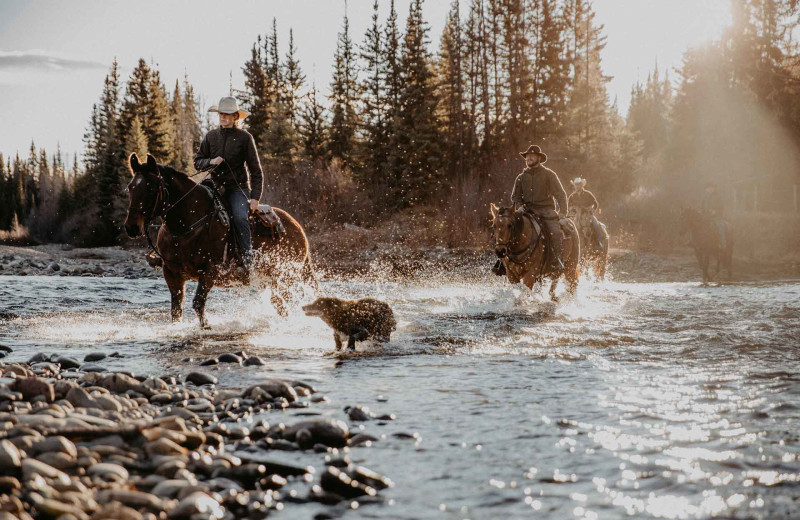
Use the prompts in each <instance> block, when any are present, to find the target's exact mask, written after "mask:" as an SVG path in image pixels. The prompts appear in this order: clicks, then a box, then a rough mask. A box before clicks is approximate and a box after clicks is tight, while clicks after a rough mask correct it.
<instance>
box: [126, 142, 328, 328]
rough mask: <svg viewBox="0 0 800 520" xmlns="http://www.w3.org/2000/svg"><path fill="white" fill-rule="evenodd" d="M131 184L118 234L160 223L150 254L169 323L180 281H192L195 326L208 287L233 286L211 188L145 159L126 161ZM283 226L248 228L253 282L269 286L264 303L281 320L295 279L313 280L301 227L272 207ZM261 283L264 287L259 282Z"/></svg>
mask: <svg viewBox="0 0 800 520" xmlns="http://www.w3.org/2000/svg"><path fill="white" fill-rule="evenodd" d="M130 167H131V173H132V175H133V179H132V180H131V182H130V184H128V199H129V201H128V214H127V217H126V218H125V231H126V232H127V233H128V236H130V237H137V236H140V235H142V234H145V233H147V226H148V224H149V223H150V221H151V220H152V219H154V218H155V217H161V219H162V221H163V224H162V225H161V228H160V229H159V230H158V239H157V240H156V246H155V247H154V249H155V253H156V254H157V255H158V256H159V257H161V264H162V268H163V271H164V280H165V281H166V282H167V287H169V292H170V294H171V295H172V320H173V321H177V320H180V319H181V316H182V315H183V298H184V292H185V286H186V281H187V280H197V291H196V292H195V295H194V300H193V302H192V307H193V308H194V311H195V312H196V313H197V317H198V318H199V319H200V325H201V326H202V327H208V322H207V321H206V318H205V307H206V299H207V297H208V293H209V291H210V290H211V288H212V287H213V286H215V285H219V286H222V287H231V286H235V285H238V284H239V283H240V282H239V280H238V278H237V276H236V258H235V254H234V253H233V249H232V244H231V243H230V241H229V233H228V232H229V229H230V226H231V225H232V224H230V222H229V219H228V218H226V215H225V214H224V213H223V212H221V211H220V210H219V209H220V208H219V205H218V204H216V203H215V201H214V196H213V195H212V193H211V190H209V189H208V188H206V187H205V186H203V185H201V184H198V183H196V182H195V181H193V180H192V179H190V178H189V176H187V175H186V174H185V173H183V172H179V171H177V170H175V169H174V168H171V167H169V166H165V165H163V164H157V163H156V160H155V158H153V156H152V155H150V154H148V155H147V162H146V163H145V164H141V163H140V162H139V158H138V157H137V156H136V154H132V155H131V156H130ZM273 209H274V210H275V212H276V213H277V214H278V216H279V217H280V218H281V220H282V221H283V224H284V227H285V228H286V232H285V233H280V234H279V235H277V236H275V235H273V234H270V236H262V235H259V234H257V233H258V228H257V227H254V228H253V253H254V263H253V266H254V275H253V281H254V282H256V283H260V284H262V285H264V286H266V285H269V286H270V288H271V289H272V304H273V305H274V306H275V308H276V310H277V311H278V313H279V314H280V315H281V316H286V314H287V311H286V301H287V299H288V297H289V294H288V291H289V289H290V287H291V286H292V285H293V284H294V283H296V282H299V281H301V280H302V281H305V282H309V283H312V284H313V283H315V280H314V273H313V271H312V268H311V259H310V257H309V246H308V240H307V239H306V235H305V232H304V231H303V228H302V226H300V224H299V223H298V222H297V221H296V220H295V219H294V218H292V216H291V215H289V214H288V213H286V212H285V211H283V210H281V209H278V208H273ZM265 282H266V283H265Z"/></svg>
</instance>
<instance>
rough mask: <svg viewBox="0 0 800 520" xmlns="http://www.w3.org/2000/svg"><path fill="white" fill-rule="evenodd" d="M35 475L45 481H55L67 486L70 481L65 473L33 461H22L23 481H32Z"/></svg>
mask: <svg viewBox="0 0 800 520" xmlns="http://www.w3.org/2000/svg"><path fill="white" fill-rule="evenodd" d="M37 475H40V476H42V477H44V478H46V479H51V480H57V481H58V482H60V483H62V484H69V482H70V480H69V477H68V476H67V474H66V473H64V472H63V471H61V470H58V469H56V468H54V467H53V466H50V465H49V464H45V463H44V462H41V461H38V460H35V459H30V458H28V459H25V460H23V461H22V478H23V480H26V481H27V480H33V479H35V478H36V476H37Z"/></svg>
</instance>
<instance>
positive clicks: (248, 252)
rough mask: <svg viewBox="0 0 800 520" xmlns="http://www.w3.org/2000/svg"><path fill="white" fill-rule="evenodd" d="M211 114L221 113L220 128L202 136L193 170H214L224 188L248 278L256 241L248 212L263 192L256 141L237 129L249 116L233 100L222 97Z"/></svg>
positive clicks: (219, 184)
mask: <svg viewBox="0 0 800 520" xmlns="http://www.w3.org/2000/svg"><path fill="white" fill-rule="evenodd" d="M208 111H209V112H218V113H219V128H215V129H213V130H211V131H210V132H208V133H207V134H206V135H205V137H203V142H202V143H201V144H200V149H199V150H198V151H197V155H195V157H194V167H195V169H196V170H197V171H198V172H201V171H206V170H211V178H212V179H213V180H214V182H215V183H216V185H217V186H219V187H221V188H222V189H223V191H224V197H225V200H226V202H227V203H228V208H229V209H230V211H231V220H232V221H233V228H234V231H235V233H236V241H237V243H238V245H239V254H240V255H241V259H242V262H243V263H244V267H245V270H246V275H249V274H250V273H251V272H252V268H253V253H252V251H253V245H252V244H253V239H252V233H251V231H250V222H249V221H248V216H249V211H256V210H257V209H258V201H259V199H260V198H261V193H262V192H263V190H264V174H263V172H262V171H261V161H260V160H259V158H258V150H256V143H255V140H254V139H253V136H252V135H250V133H249V132H247V131H246V130H242V129H241V128H239V127H238V126H237V123H238V121H240V120H243V119H244V118H246V117H247V116H249V115H250V114H249V112H247V111H245V110H240V109H239V106H238V103H237V102H236V99H235V98H233V97H223V98H222V99H220V100H219V104H218V105H215V106H212V107H211V108H210V109H209V110H208Z"/></svg>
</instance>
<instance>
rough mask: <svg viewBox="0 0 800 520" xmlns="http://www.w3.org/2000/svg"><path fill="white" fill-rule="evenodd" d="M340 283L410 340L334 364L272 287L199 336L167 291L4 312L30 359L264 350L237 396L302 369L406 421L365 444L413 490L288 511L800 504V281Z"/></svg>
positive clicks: (494, 511) (53, 287)
mask: <svg viewBox="0 0 800 520" xmlns="http://www.w3.org/2000/svg"><path fill="white" fill-rule="evenodd" d="M321 290H322V292H324V293H327V294H335V295H338V296H342V297H346V298H357V297H364V296H374V297H377V298H380V299H383V300H385V301H387V302H389V303H390V304H391V305H392V307H393V308H394V310H395V314H396V316H397V318H398V331H397V332H396V333H395V335H394V336H393V337H392V342H391V343H389V344H387V345H383V346H369V345H367V346H364V347H363V348H361V347H360V350H361V351H362V352H361V353H360V354H359V355H357V356H355V357H350V356H342V357H334V356H330V355H329V353H330V351H331V349H332V347H333V339H332V335H331V332H330V330H329V329H327V328H326V327H325V325H324V324H323V323H322V322H321V321H320V320H318V319H316V318H308V317H305V316H303V315H302V313H301V312H300V311H299V310H298V309H297V308H295V310H294V311H293V312H292V314H291V317H290V318H289V320H282V319H280V318H278V317H277V316H276V315H275V313H274V311H273V310H272V308H271V306H270V304H269V294H263V293H258V292H245V293H233V292H227V291H224V290H216V289H215V291H214V292H213V293H212V297H211V300H210V307H209V320H210V322H211V325H212V330H210V331H202V330H200V329H199V328H198V327H197V326H196V324H195V321H194V320H192V319H189V318H190V314H191V311H190V310H189V309H190V303H189V302H188V301H187V306H186V309H187V311H186V312H187V315H186V319H185V320H184V322H182V323H179V324H171V323H168V312H167V307H168V293H167V290H166V288H165V286H164V283H163V281H160V280H155V281H154V280H124V279H115V278H105V279H102V278H66V277H63V278H49V277H2V278H0V310H2V311H4V312H12V313H14V314H17V315H19V316H20V317H19V318H17V319H14V320H12V321H9V322H5V323H3V322H0V343H3V344H6V345H9V346H11V347H12V348H14V353H13V354H11V355H10V359H12V360H25V359H27V358H28V357H29V356H30V355H32V354H33V353H35V352H40V351H43V352H59V353H66V354H69V355H72V356H74V357H78V358H82V357H83V355H85V354H86V353H88V352H92V351H98V350H104V351H107V352H111V351H119V352H120V353H121V354H123V355H124V356H125V357H123V358H120V359H110V360H107V361H103V363H105V364H106V365H107V366H108V367H109V368H118V369H119V368H124V369H127V370H131V371H134V372H137V373H153V374H163V373H174V372H179V371H185V370H187V369H188V368H190V367H194V366H196V363H181V362H180V360H181V359H182V358H185V357H193V358H195V359H198V358H203V357H204V356H206V355H213V354H217V353H219V352H222V351H228V350H230V351H234V350H240V349H245V350H247V351H248V352H249V353H251V354H258V355H261V356H262V357H265V358H266V359H268V361H269V366H268V367H247V368H238V367H237V368H235V369H231V368H223V369H221V370H220V372H219V373H218V374H217V375H219V377H220V379H221V381H222V383H223V384H226V385H232V386H243V385H246V384H248V383H249V382H251V381H256V380H259V379H262V378H266V377H274V376H278V377H283V376H285V377H292V378H300V379H304V380H308V381H311V382H315V383H316V385H317V386H318V387H319V388H320V389H321V390H322V391H323V393H325V394H326V395H328V396H329V397H330V398H331V399H332V405H330V406H327V407H326V408H322V409H321V411H323V413H325V414H329V415H332V416H335V417H339V418H341V417H343V414H342V412H341V408H342V407H343V406H345V405H348V404H360V405H366V406H369V407H370V408H371V409H372V410H373V411H375V412H378V413H389V412H391V413H394V414H396V415H397V419H396V420H395V421H392V422H388V423H387V424H385V425H380V424H377V423H375V422H370V423H366V431H367V432H369V433H371V434H373V435H385V438H384V439H382V440H381V441H380V442H378V443H375V444H374V445H373V446H372V447H370V448H358V449H356V450H354V452H353V458H354V459H355V460H357V461H361V462H363V463H364V465H366V466H368V467H370V468H371V469H374V470H376V471H378V472H381V473H383V474H386V475H387V476H389V477H390V478H391V479H392V480H393V481H394V482H395V487H394V488H392V489H389V490H387V491H384V492H383V493H382V496H383V497H385V498H387V499H389V502H388V503H384V504H380V505H378V504H368V505H362V506H361V507H360V508H358V509H356V510H349V509H347V507H346V505H343V506H338V507H337V508H331V507H329V506H320V505H318V504H307V505H295V504H292V505H291V506H290V507H287V508H286V509H285V510H284V511H283V512H281V513H278V514H276V515H274V516H275V517H277V518H310V517H311V516H313V514H314V513H315V512H318V511H321V510H324V511H328V512H332V513H335V514H337V515H339V514H341V515H343V516H344V517H345V518H362V517H363V518H527V517H547V518H586V519H592V518H614V519H616V518H631V517H633V518H709V517H721V518H764V519H771V518H776V517H781V518H786V517H793V516H795V515H798V514H800V513H798V511H800V507H798V505H797V501H798V500H800V484H799V482H800V463H798V461H797V456H798V453H800V446H798V433H797V432H798V431H799V430H800V411H798V410H799V409H798V397H799V396H800V370H798V369H799V368H800V363H799V362H798V337H800V283H798V282H774V283H758V284H739V285H727V286H722V287H712V288H703V287H700V286H698V284H695V283H685V284H682V283H669V284H623V283H613V282H606V283H601V284H592V283H583V284H582V286H581V289H580V291H579V294H578V295H577V296H576V297H575V298H572V299H569V298H564V301H562V302H561V303H559V304H558V305H554V304H551V303H549V302H544V301H541V300H539V299H537V298H534V299H531V298H529V297H528V296H524V295H520V292H519V291H518V290H516V289H513V288H511V287H510V286H508V285H504V284H502V283H500V282H498V281H497V280H487V281H485V282H479V283H457V282H453V281H447V282H438V283H435V282H417V283H409V284H403V283H391V282H385V281H374V282H369V281H361V282H325V283H323V284H322V288H321ZM190 294H191V291H190ZM312 298H313V296H312V295H311V294H310V292H307V293H306V294H305V295H303V296H301V297H299V298H298V300H299V301H298V302H297V305H299V303H301V302H305V301H309V300H311V299H312ZM279 418H280V416H276V415H274V414H273V415H270V416H268V419H269V420H270V421H275V420H279ZM289 419H290V418H289ZM398 432H402V433H408V434H412V433H416V434H418V438H417V439H416V440H414V439H404V438H397V437H395V436H393V434H394V433H398ZM309 457H310V455H309ZM309 462H310V463H316V464H319V456H314V457H313V458H309ZM318 469H320V468H319V467H318Z"/></svg>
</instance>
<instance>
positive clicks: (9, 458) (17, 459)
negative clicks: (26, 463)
mask: <svg viewBox="0 0 800 520" xmlns="http://www.w3.org/2000/svg"><path fill="white" fill-rule="evenodd" d="M20 467H22V457H21V456H20V453H19V450H18V449H17V447H16V446H14V444H12V443H11V441H8V440H6V439H3V440H2V441H0V473H3V474H6V475H7V474H9V473H14V472H15V471H17V470H18V469H19V468H20Z"/></svg>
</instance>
